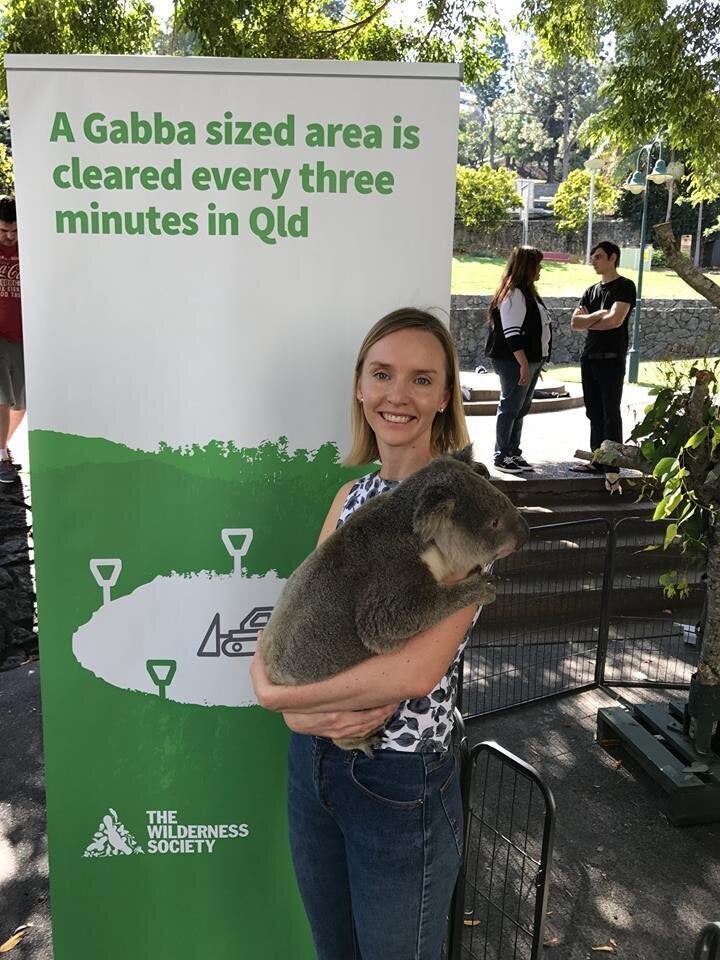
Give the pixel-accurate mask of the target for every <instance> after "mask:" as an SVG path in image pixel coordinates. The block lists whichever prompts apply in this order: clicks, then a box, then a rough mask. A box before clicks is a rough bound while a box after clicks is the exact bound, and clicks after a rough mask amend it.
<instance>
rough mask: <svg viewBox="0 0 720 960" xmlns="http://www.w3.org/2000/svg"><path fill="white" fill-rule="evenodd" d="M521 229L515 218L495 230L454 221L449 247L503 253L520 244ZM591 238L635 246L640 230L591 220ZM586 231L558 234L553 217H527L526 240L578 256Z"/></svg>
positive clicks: (619, 222)
mask: <svg viewBox="0 0 720 960" xmlns="http://www.w3.org/2000/svg"><path fill="white" fill-rule="evenodd" d="M522 235H523V228H522V223H520V221H519V220H509V221H508V222H507V223H504V224H503V225H502V226H501V227H500V229H499V230H491V231H490V230H469V229H468V228H467V227H463V226H462V224H460V223H456V224H455V239H454V244H453V249H454V251H455V253H456V254H467V255H470V256H493V257H497V256H507V254H508V253H509V252H510V250H511V249H512V247H513V246H515V244H518V243H522ZM593 239H594V240H595V241H598V240H612V242H613V243H616V244H617V245H618V246H619V247H633V246H634V247H637V246H639V244H640V229H639V228H638V227H635V226H633V225H632V224H630V223H626V222H625V221H624V220H595V221H594V223H593ZM586 242H587V234H586V232H585V231H584V230H581V231H580V232H579V233H571V234H567V233H560V232H559V231H558V229H557V227H556V226H555V220H554V219H553V218H552V217H548V218H546V219H543V220H531V221H530V222H529V224H528V243H529V244H530V246H531V247H538V248H539V249H540V250H559V251H561V252H562V253H569V254H570V255H571V256H573V257H577V258H579V259H581V260H582V259H584V258H585V244H586Z"/></svg>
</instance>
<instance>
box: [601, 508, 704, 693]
mask: <svg viewBox="0 0 720 960" xmlns="http://www.w3.org/2000/svg"><path fill="white" fill-rule="evenodd" d="M665 526H666V525H665V524H662V523H658V522H656V521H653V520H639V519H636V518H633V517H627V518H625V519H623V520H620V521H619V522H618V523H617V524H616V525H615V545H614V551H613V562H612V570H613V577H612V590H611V591H610V592H609V613H608V638H607V646H606V650H605V651H604V657H603V659H604V664H603V670H602V676H601V678H600V679H601V682H602V683H607V684H611V685H613V686H661V687H684V686H687V685H688V684H689V683H690V677H691V675H692V673H693V671H694V670H695V666H696V663H697V659H698V648H699V644H700V629H699V628H700V621H701V619H702V609H703V602H704V597H705V581H704V579H703V573H704V566H705V563H704V560H705V558H704V556H703V555H702V554H700V553H691V552H689V551H688V552H686V553H681V552H680V550H679V549H677V548H672V547H671V548H669V549H668V550H663V549H662V546H663V542H664V539H665ZM673 572H675V573H676V574H677V578H678V579H679V580H680V581H684V582H685V583H686V586H685V585H683V586H682V588H681V590H682V595H681V593H678V592H676V594H675V596H673V597H668V596H666V594H665V592H664V589H663V586H662V584H661V583H660V577H661V576H663V575H664V574H668V573H669V574H671V576H672V574H673Z"/></svg>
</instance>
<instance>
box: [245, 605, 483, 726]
mask: <svg viewBox="0 0 720 960" xmlns="http://www.w3.org/2000/svg"><path fill="white" fill-rule="evenodd" d="M476 609H477V607H476V606H474V605H473V606H469V607H465V608H464V609H463V610H459V611H458V612H457V613H453V614H451V616H449V617H447V618H446V619H445V620H443V621H442V622H441V623H438V624H436V625H435V626H434V627H430V628H429V629H428V630H423V632H422V633H418V634H417V635H416V636H414V637H411V639H410V640H408V641H407V642H406V643H405V644H403V646H402V647H401V648H400V649H399V650H396V651H395V652H394V653H387V654H381V655H378V656H374V657H370V659H368V660H364V661H363V662H362V663H360V664H358V665H357V666H355V667H351V668H350V669H349V670H344V671H343V672H342V673H339V674H338V675H337V676H335V677H331V678H330V679H328V680H321V681H319V682H318V683H307V684H302V685H298V686H279V685H275V684H272V683H270V682H269V680H268V678H267V675H266V674H265V669H264V667H263V664H262V661H261V659H260V657H259V656H257V655H256V656H255V657H254V658H253V662H252V666H251V668H250V671H251V675H252V678H253V684H254V686H255V693H256V695H257V698H258V701H259V702H260V704H261V705H262V706H263V707H265V708H266V709H268V710H279V711H282V712H283V713H285V712H286V711H287V712H296V711H297V712H301V713H317V712H321V713H328V712H332V711H336V710H366V709H368V708H371V707H380V706H383V705H384V704H388V703H395V702H397V701H398V700H410V699H413V698H415V697H423V696H425V695H426V694H428V693H429V692H430V691H431V690H432V689H433V687H435V686H436V685H437V683H438V682H439V681H440V679H441V678H442V677H443V676H444V675H445V673H446V672H447V669H448V667H449V666H450V664H451V663H452V660H453V657H454V656H455V654H456V652H457V648H458V646H459V645H460V642H461V640H462V638H463V636H464V635H465V633H466V632H467V630H468V627H469V626H470V624H471V622H472V619H473V617H474V615H475V611H476Z"/></svg>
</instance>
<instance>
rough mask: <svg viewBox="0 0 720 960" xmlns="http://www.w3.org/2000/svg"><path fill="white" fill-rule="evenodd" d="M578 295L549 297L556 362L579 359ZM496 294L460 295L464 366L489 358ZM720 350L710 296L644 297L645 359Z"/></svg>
mask: <svg viewBox="0 0 720 960" xmlns="http://www.w3.org/2000/svg"><path fill="white" fill-rule="evenodd" d="M577 303H578V298H577V297H546V298H545V304H546V306H547V308H548V311H549V312H550V316H551V317H552V320H553V355H552V358H551V362H552V363H554V364H557V363H577V362H578V361H579V359H580V352H581V350H582V344H583V340H584V335H583V334H579V333H573V332H572V331H571V330H570V316H571V315H572V312H573V310H574V309H575V307H576V306H577ZM489 304H490V297H488V296H463V295H459V296H454V297H453V298H452V306H451V309H450V329H451V331H452V334H453V337H454V338H455V344H456V346H457V348H458V353H459V355H460V368H461V369H462V370H473V369H474V368H475V367H476V366H477V365H478V364H480V363H483V362H484V356H485V341H486V339H487V327H486V325H485V320H486V317H487V311H488V306H489ZM701 356H720V310H717V309H716V308H715V307H713V306H711V305H710V304H709V303H708V302H707V301H706V300H644V301H643V306H642V316H641V324H640V359H641V360H677V359H681V358H683V357H701Z"/></svg>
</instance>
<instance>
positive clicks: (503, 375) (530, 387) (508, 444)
mask: <svg viewBox="0 0 720 960" xmlns="http://www.w3.org/2000/svg"><path fill="white" fill-rule="evenodd" d="M493 367H494V368H495V373H496V374H497V375H498V377H499V379H500V402H499V403H498V408H497V419H496V421H495V458H496V459H497V458H498V457H516V456H517V457H519V456H520V454H521V453H522V450H521V449H520V437H521V434H522V428H523V419H524V418H525V415H526V413H527V412H528V410H529V409H530V404H531V403H532V398H533V393H534V392H535V384H536V383H537V380H538V377H539V376H540V370H541V368H542V363H540V362H537V363H528V382H527V383H525V384H520V383H518V380H519V379H520V364H519V363H518V362H517V360H515V359H514V358H513V359H512V360H493Z"/></svg>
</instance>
